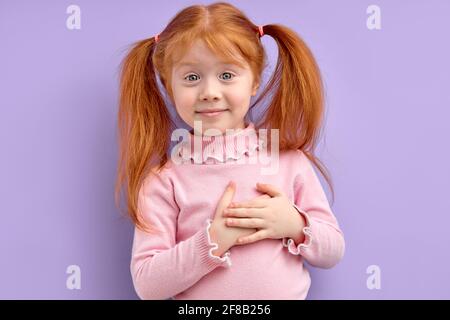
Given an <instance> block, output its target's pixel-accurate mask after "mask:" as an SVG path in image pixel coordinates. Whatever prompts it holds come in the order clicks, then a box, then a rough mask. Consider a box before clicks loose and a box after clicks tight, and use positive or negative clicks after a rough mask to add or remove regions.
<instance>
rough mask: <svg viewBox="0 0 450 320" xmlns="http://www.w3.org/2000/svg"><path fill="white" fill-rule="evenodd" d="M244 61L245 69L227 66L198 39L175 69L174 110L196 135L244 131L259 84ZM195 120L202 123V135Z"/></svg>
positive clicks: (173, 71) (173, 70)
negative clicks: (235, 130) (211, 130)
mask: <svg viewBox="0 0 450 320" xmlns="http://www.w3.org/2000/svg"><path fill="white" fill-rule="evenodd" d="M242 61H243V64H244V68H243V67H240V66H238V65H235V64H226V63H224V62H223V61H222V60H220V59H219V57H217V56H216V55H215V54H214V53H213V52H212V51H210V50H209V49H208V48H207V47H206V45H205V44H204V42H203V41H202V40H198V41H197V42H196V43H194V44H193V46H192V47H191V48H190V50H189V51H188V52H187V53H186V54H185V55H184V56H183V57H182V58H181V60H180V61H178V62H177V63H176V64H175V65H174V66H173V69H172V80H171V85H172V92H173V99H174V104H175V107H176V109H177V112H178V114H179V116H180V117H181V118H182V119H183V120H184V122H186V123H187V124H188V125H189V126H191V127H192V128H194V130H195V132H196V133H197V134H204V132H205V130H207V129H210V128H213V129H218V130H220V132H221V133H225V132H226V131H225V130H226V129H243V128H245V123H244V117H245V115H246V114H247V111H248V109H249V106H250V98H251V96H254V95H255V94H256V91H257V88H258V85H257V84H255V83H254V77H253V73H252V71H251V70H250V66H249V65H248V63H247V62H245V61H244V60H243V59H242ZM207 111H217V112H214V113H211V112H207ZM194 121H201V132H200V131H199V128H198V127H197V126H198V123H197V124H196V126H194ZM206 134H208V135H215V134H210V133H206Z"/></svg>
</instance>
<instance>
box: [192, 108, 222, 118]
mask: <svg viewBox="0 0 450 320" xmlns="http://www.w3.org/2000/svg"><path fill="white" fill-rule="evenodd" d="M225 111H227V109H208V110H203V111H196V113H199V114H201V115H202V116H206V117H215V116H217V115H219V114H222V113H224V112H225Z"/></svg>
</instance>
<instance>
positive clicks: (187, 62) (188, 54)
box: [174, 40, 247, 69]
mask: <svg viewBox="0 0 450 320" xmlns="http://www.w3.org/2000/svg"><path fill="white" fill-rule="evenodd" d="M233 58H234V59H232V58H227V57H225V56H220V55H217V54H216V53H214V52H213V51H211V49H209V48H208V47H207V46H206V44H205V43H204V42H203V41H202V40H197V41H196V42H194V43H193V44H192V46H191V47H190V48H188V49H187V50H186V51H185V52H184V55H183V54H182V55H181V56H179V57H178V59H177V60H176V61H175V62H174V68H176V69H179V68H182V67H186V66H188V67H189V66H191V67H192V66H193V67H195V66H202V65H203V66H205V65H206V66H208V67H213V66H219V65H238V66H240V67H245V66H246V65H247V63H246V61H245V60H244V59H243V58H242V57H241V56H239V55H238V54H237V53H236V54H234V56H233Z"/></svg>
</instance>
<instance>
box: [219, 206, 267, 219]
mask: <svg viewBox="0 0 450 320" xmlns="http://www.w3.org/2000/svg"><path fill="white" fill-rule="evenodd" d="M223 216H224V217H236V218H262V217H264V211H263V209H262V208H226V209H225V210H224V211H223Z"/></svg>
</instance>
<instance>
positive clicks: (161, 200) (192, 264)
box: [130, 123, 345, 300]
mask: <svg viewBox="0 0 450 320" xmlns="http://www.w3.org/2000/svg"><path fill="white" fill-rule="evenodd" d="M255 132H256V131H255V129H254V125H253V124H252V123H250V124H248V126H247V127H246V129H245V130H242V131H241V132H239V133H237V134H234V135H233V136H232V138H233V140H234V144H233V146H234V147H233V149H234V151H235V152H234V156H226V155H227V154H229V152H227V150H229V144H230V140H229V139H230V138H229V137H226V139H215V140H213V141H209V140H208V139H204V140H203V141H202V146H203V147H209V148H205V149H204V152H203V153H198V152H195V151H194V152H193V153H192V154H191V156H189V152H187V150H188V149H187V148H185V147H182V148H179V149H175V153H176V154H177V155H179V156H180V159H182V162H181V163H180V164H175V161H169V162H168V164H167V165H166V167H165V168H164V169H163V171H161V173H160V174H158V175H156V176H153V175H152V176H148V177H147V179H146V180H145V181H144V184H143V186H142V188H141V190H140V192H139V207H140V208H141V211H142V214H143V216H144V219H145V221H147V222H149V223H150V224H152V225H153V226H154V227H156V228H157V229H159V230H161V231H162V232H161V233H160V234H149V233H145V232H143V231H141V230H139V229H137V228H135V234H134V241H133V250H132V258H131V265H130V269H131V274H132V279H133V283H134V287H135V290H136V292H137V294H138V296H139V297H140V298H141V299H168V298H171V297H172V298H173V299H193V300H194V299H195V300H197V299H202V300H205V299H227V300H228V299H237V300H240V299H256V300H266V299H305V298H306V296H307V293H308V290H309V288H310V282H311V280H310V276H309V272H308V270H307V268H306V267H305V266H304V264H303V262H304V261H305V260H306V261H307V262H308V263H309V264H310V265H312V266H316V267H320V268H331V267H333V266H334V265H336V264H337V263H338V262H339V261H340V260H341V258H342V256H343V254H344V251H345V243H344V236H343V233H342V231H341V230H340V229H339V226H338V223H337V221H336V218H335V216H334V215H333V213H332V211H331V209H330V206H329V204H328V201H327V198H326V195H325V193H324V191H323V189H322V186H321V184H320V182H319V179H318V177H317V175H316V173H315V171H314V170H313V167H312V164H311V163H310V161H309V160H308V158H307V157H306V156H305V155H304V153H303V152H301V151H299V150H292V151H287V152H282V153H281V154H280V157H279V170H278V171H277V172H276V173H275V174H271V175H263V174H261V168H262V167H263V166H264V164H261V163H260V162H258V163H251V162H250V161H249V160H250V159H257V157H258V155H259V152H260V151H259V148H258V145H257V144H258V141H259V140H258V139H255V135H254V134H255ZM192 137H193V136H192V135H191V138H192ZM244 142H245V143H244ZM224 143H228V146H225V145H224ZM205 150H206V151H205ZM208 150H209V151H208ZM211 150H213V151H214V152H212V151H211ZM218 150H219V151H218ZM194 158H196V159H197V160H198V159H200V163H198V162H197V163H195V162H194V160H193V159H194ZM242 160H247V161H246V162H244V163H238V161H242ZM230 180H233V181H235V182H236V187H237V189H236V193H235V196H234V199H233V201H236V202H240V201H245V200H250V199H252V198H254V197H256V196H258V195H260V193H259V192H258V191H257V190H256V182H261V183H269V184H273V185H275V186H277V187H278V188H280V189H281V190H283V191H284V193H285V194H286V195H287V197H288V198H289V199H290V200H291V201H292V204H293V205H294V206H295V208H296V209H297V210H298V211H299V214H302V215H303V216H304V217H305V220H306V222H307V226H306V227H305V228H304V229H303V231H304V233H305V241H304V243H301V244H296V243H294V241H293V240H292V239H277V240H275V239H264V240H261V241H258V242H256V243H252V244H247V245H241V246H234V247H232V248H230V250H229V251H228V252H226V253H225V254H224V255H223V256H222V257H216V256H214V255H212V251H213V250H214V249H215V248H216V246H217V245H216V244H214V243H212V242H211V239H210V237H209V232H208V230H209V226H210V223H211V221H212V219H213V217H214V214H215V208H216V205H217V203H218V201H219V199H220V198H221V196H222V194H223V192H224V190H225V187H226V186H227V184H228V182H229V181H230Z"/></svg>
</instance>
